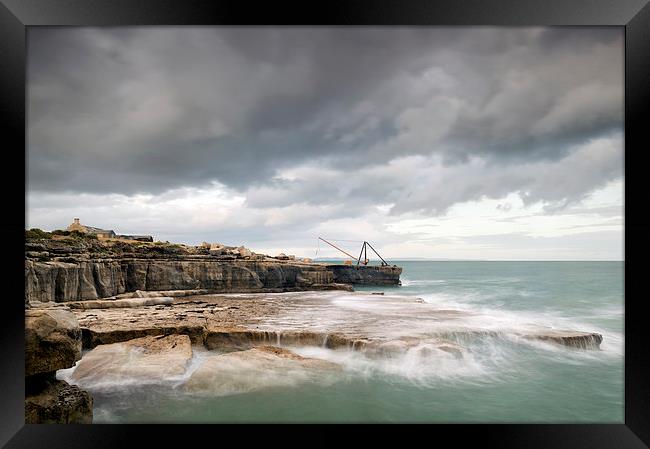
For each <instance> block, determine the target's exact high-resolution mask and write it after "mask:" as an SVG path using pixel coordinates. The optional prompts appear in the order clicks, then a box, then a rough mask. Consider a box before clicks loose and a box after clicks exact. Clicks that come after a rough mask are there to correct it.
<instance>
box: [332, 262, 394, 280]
mask: <svg viewBox="0 0 650 449" xmlns="http://www.w3.org/2000/svg"><path fill="white" fill-rule="evenodd" d="M327 269H328V271H330V272H331V273H332V275H333V277H334V282H337V283H341V284H359V285H400V279H399V276H400V274H402V268H401V267H397V266H392V267H391V266H384V267H381V266H359V267H356V266H349V265H328V266H327Z"/></svg>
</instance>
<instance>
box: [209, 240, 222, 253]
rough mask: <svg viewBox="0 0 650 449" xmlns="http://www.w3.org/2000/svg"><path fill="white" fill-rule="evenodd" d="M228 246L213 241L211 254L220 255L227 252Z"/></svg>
mask: <svg viewBox="0 0 650 449" xmlns="http://www.w3.org/2000/svg"><path fill="white" fill-rule="evenodd" d="M225 250H226V248H225V247H224V246H223V245H219V244H218V243H213V244H212V245H210V250H209V252H210V254H212V255H213V256H219V255H221V254H223V253H224V252H225Z"/></svg>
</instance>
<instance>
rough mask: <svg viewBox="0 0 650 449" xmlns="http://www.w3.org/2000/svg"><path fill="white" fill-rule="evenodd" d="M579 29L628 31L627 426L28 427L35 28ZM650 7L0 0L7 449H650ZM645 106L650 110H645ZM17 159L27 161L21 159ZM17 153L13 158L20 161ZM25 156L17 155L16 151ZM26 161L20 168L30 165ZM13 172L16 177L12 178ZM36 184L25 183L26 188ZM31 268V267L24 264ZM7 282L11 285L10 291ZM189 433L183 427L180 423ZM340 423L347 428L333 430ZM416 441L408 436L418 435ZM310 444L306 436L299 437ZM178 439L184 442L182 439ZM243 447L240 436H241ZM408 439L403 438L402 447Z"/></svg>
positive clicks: (599, 2) (637, 0)
mask: <svg viewBox="0 0 650 449" xmlns="http://www.w3.org/2000/svg"><path fill="white" fill-rule="evenodd" d="M207 24H213V25H228V24H229V25H257V24H267V25H294V24H295V25H299V24H300V25H494V26H532V25H537V26H541V25H556V26H559V25H576V26H589V25H597V26H604V25H608V26H621V27H625V169H624V170H625V171H624V173H625V202H626V204H627V202H628V199H629V198H633V197H634V196H639V198H638V202H634V203H635V205H633V206H632V207H626V210H625V263H624V265H625V423H624V424H619V425H615V424H612V425H600V424H593V425H588V424H581V425H567V424H564V425H550V424H549V425H534V424H526V425H517V424H508V425H488V424H484V425H478V424H476V425H435V427H431V426H417V427H415V426H372V427H368V426H361V427H354V428H353V427H351V426H299V427H298V430H305V429H307V432H308V434H307V435H308V437H307V439H306V440H302V438H300V439H297V438H296V437H295V433H294V432H295V429H293V428H292V429H287V428H283V427H282V426H264V428H263V429H261V427H262V426H256V427H257V429H254V430H253V431H252V432H251V431H248V430H246V429H243V428H240V427H238V426H220V427H219V428H218V429H217V428H215V427H214V426H207V425H204V426H200V425H190V426H187V425H186V426H184V427H181V428H179V427H176V426H169V425H147V426H138V425H112V426H106V425H90V426H88V425H25V424H24V386H25V385H24V383H25V382H24V341H23V336H24V308H23V305H21V302H22V300H20V299H19V298H20V296H21V291H20V290H21V289H22V288H23V287H22V286H21V285H22V284H21V281H20V279H21V277H22V276H23V273H22V271H21V267H23V262H22V261H24V245H23V242H22V241H21V238H19V235H20V236H24V229H25V219H24V218H25V216H24V213H21V210H22V211H23V212H24V211H25V210H26V204H25V201H26V200H25V196H24V195H21V194H20V192H18V191H17V190H18V189H17V187H18V186H19V185H20V180H21V179H23V180H24V181H26V162H25V157H24V156H25V151H26V133H25V119H26V111H25V64H26V53H25V52H26V45H25V42H26V39H25V36H26V29H27V27H31V26H43V25H48V26H66V25H73V26H117V25H207ZM648 55H650V6H649V5H648V0H618V1H611V0H572V1H568V0H545V1H535V0H505V1H504V0H501V1H499V0H456V1H450V0H449V1H445V2H442V1H440V2H438V1H436V2H433V1H427V0H410V1H404V0H402V1H398V0H381V1H380V0H355V1H347V2H318V3H311V2H295V3H294V2H259V3H257V4H253V3H250V2H245V1H240V2H234V1H224V0H218V1H204V0H186V1H171V0H140V1H130V0H118V1H107V0H54V1H52V0H50V1H45V0H2V3H1V4H0V58H1V62H0V97H1V103H0V114H1V118H2V120H1V121H0V123H2V127H3V130H4V133H3V134H4V137H5V141H6V140H7V137H10V141H11V142H12V144H11V145H9V146H5V147H4V153H3V154H4V155H5V161H6V162H5V173H4V176H1V177H0V179H2V181H1V182H2V183H3V188H4V189H3V192H5V204H7V203H9V204H8V205H9V206H10V211H9V210H8V211H7V212H6V213H5V216H4V219H3V220H2V222H1V223H0V228H1V230H2V232H3V234H4V235H5V236H10V238H6V239H4V245H3V247H4V249H5V252H9V253H10V254H5V255H3V257H2V259H3V264H4V265H5V269H4V270H3V274H4V275H5V279H6V280H7V282H6V283H5V292H4V293H5V296H6V297H5V298H4V299H3V306H4V309H3V312H4V313H2V314H0V316H2V320H3V323H2V325H1V326H0V338H1V339H2V348H3V350H2V360H3V369H2V371H1V373H0V376H1V381H0V390H1V391H2V402H1V404H2V405H1V407H0V414H1V415H2V419H0V444H3V445H5V446H4V447H7V448H32V449H34V448H40V447H43V448H52V447H65V448H76V447H79V448H81V447H83V448H90V447H93V448H100V447H107V448H108V447H110V448H114V447H129V446H130V445H133V444H136V443H134V442H136V441H138V440H137V438H138V437H141V438H145V440H144V441H147V442H148V444H147V445H150V446H154V445H157V446H160V447H170V446H174V445H176V444H183V446H190V445H193V444H204V443H199V439H203V438H207V439H206V440H203V441H208V442H212V443H213V444H227V443H225V442H226V441H227V437H234V438H239V439H241V438H245V440H246V441H250V438H251V437H257V438H260V439H261V441H263V442H266V443H268V444H283V445H285V444H288V443H289V444H290V443H292V442H296V443H298V444H310V443H311V442H319V443H325V444H327V443H328V442H330V443H334V444H336V443H339V442H340V441H342V440H341V434H340V432H338V431H340V430H346V431H347V430H355V431H356V430H359V429H361V430H366V431H367V432H364V433H366V434H367V435H370V434H372V435H374V436H377V437H379V438H384V437H387V436H389V435H390V434H397V435H398V436H399V437H400V438H405V437H406V436H410V437H411V438H413V437H414V436H415V435H414V434H413V431H415V430H418V433H419V434H420V435H418V436H421V437H423V438H425V441H428V442H433V443H434V444H435V443H440V442H442V441H444V440H445V439H447V440H448V441H450V442H453V445H454V446H457V445H466V444H467V443H469V442H475V443H476V444H480V446H481V447H502V448H504V447H507V448H509V447H512V448H523V447H527V448H536V447H539V448H542V447H544V448H546V447H570V448H590V449H593V448H643V447H648V445H650V370H649V366H650V363H649V360H650V350H648V345H647V343H646V340H645V338H647V337H646V335H645V334H644V331H645V325H646V323H645V322H646V315H645V313H644V301H645V295H644V293H645V291H644V290H643V287H644V285H643V282H642V281H643V280H644V277H647V275H646V271H645V269H644V266H643V260H644V257H645V256H646V255H647V254H648V250H649V249H650V245H648V242H649V239H648V235H649V233H650V219H649V215H648V213H647V211H646V208H645V207H644V202H643V200H644V199H645V198H644V197H645V196H646V195H644V192H646V191H647V187H646V185H645V184H644V180H645V179H644V178H646V177H647V176H644V175H645V173H644V172H645V171H646V169H645V164H644V162H645V158H644V156H645V153H646V152H647V151H648V149H649V148H650V145H648V137H647V132H646V130H645V129H644V128H647V126H645V123H644V121H643V118H644V117H646V116H647V112H648V109H650V95H649V91H650V57H648ZM644 113H646V114H644ZM16 155H17V156H16ZM9 156H10V157H11V158H10V157H9ZM13 156H16V157H13ZM21 168H22V172H21ZM9 175H11V176H9ZM24 186H25V189H26V183H25V184H24ZM23 268H24V267H23ZM7 286H8V287H9V291H7V290H6V288H7ZM179 429H180V430H179ZM334 430H337V432H335V431H334ZM411 438H409V440H404V441H414V440H412V439H411ZM300 440H302V442H301V441H300ZM176 442H178V443H176ZM235 444H237V443H235ZM402 444H403V443H402Z"/></svg>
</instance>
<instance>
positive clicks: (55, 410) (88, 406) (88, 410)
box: [25, 376, 93, 424]
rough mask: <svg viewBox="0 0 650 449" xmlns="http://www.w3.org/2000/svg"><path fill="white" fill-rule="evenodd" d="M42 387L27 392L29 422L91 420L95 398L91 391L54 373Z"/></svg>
mask: <svg viewBox="0 0 650 449" xmlns="http://www.w3.org/2000/svg"><path fill="white" fill-rule="evenodd" d="M33 382H36V381H33ZM33 382H32V383H33ZM39 387H40V388H37V389H36V390H37V391H29V390H28V391H27V392H26V395H25V423H26V424H90V423H92V420H93V399H92V397H91V396H90V394H89V393H88V392H86V391H84V390H82V389H80V388H79V387H77V386H76V385H69V384H68V383H67V382H65V381H63V380H56V379H54V378H53V376H50V378H49V379H47V380H44V381H43V384H41V385H39Z"/></svg>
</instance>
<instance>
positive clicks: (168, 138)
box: [27, 27, 624, 235]
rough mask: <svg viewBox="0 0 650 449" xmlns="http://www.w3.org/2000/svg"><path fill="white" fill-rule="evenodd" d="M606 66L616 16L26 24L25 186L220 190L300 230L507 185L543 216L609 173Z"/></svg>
mask: <svg viewBox="0 0 650 449" xmlns="http://www.w3.org/2000/svg"><path fill="white" fill-rule="evenodd" d="M623 69H624V67H623V33H622V30H621V29H620V28H613V27H603V28H598V27H589V28H580V27H549V28H491V27H452V28H446V27H411V28H407V27H381V28H380V27H347V28H346V27H317V28H306V27H284V28H283V27H131V28H65V27H56V28H49V27H37V28H30V29H29V32H28V70H27V75H28V104H27V107H28V127H27V134H28V148H27V152H28V190H29V193H30V198H31V199H32V202H33V204H39V205H41V206H40V207H45V206H44V205H43V204H42V202H40V201H38V198H39V197H47V198H49V199H50V201H53V202H56V201H63V202H65V201H66V199H65V198H66V197H67V198H75V196H77V197H78V196H79V195H86V197H87V198H104V199H107V198H140V197H142V198H144V197H150V198H152V201H153V199H157V200H158V201H160V202H166V201H167V200H166V199H164V198H167V197H168V195H173V194H178V192H186V193H187V192H190V191H191V192H195V191H206V189H208V190H209V189H210V188H211V186H219V189H220V190H219V192H221V194H224V195H226V196H229V197H231V198H235V197H237V198H239V202H238V203H237V204H238V206H237V207H240V206H241V207H243V208H247V209H250V210H251V211H252V212H251V214H250V215H246V214H245V215H246V216H248V217H257V220H258V223H259V222H265V220H267V219H268V218H269V217H270V216H271V215H272V214H274V213H275V214H276V218H277V214H279V213H280V212H278V211H284V212H283V213H285V214H288V215H291V214H290V213H289V212H288V211H289V210H290V209H291V207H292V206H296V207H298V206H299V207H300V208H302V209H295V210H296V211H297V210H301V211H302V216H303V218H302V220H303V223H304V224H305V225H306V226H307V227H308V225H307V222H309V224H311V225H313V226H317V224H318V223H322V222H323V220H327V219H331V220H339V219H345V218H350V219H353V218H359V219H363V217H367V216H368V214H374V213H376V211H377V210H380V211H382V213H383V214H385V215H386V216H391V217H398V216H412V215H413V214H415V215H417V214H426V215H429V216H439V215H442V214H444V213H446V212H447V211H448V210H449V209H450V208H452V207H453V206H454V205H457V204H461V203H464V202H468V201H479V200H482V199H499V198H504V197H506V196H508V195H509V194H512V193H516V194H517V195H519V196H520V197H521V199H522V201H523V204H524V206H526V205H531V204H536V203H539V202H541V203H542V204H543V209H542V210H543V213H547V214H552V213H557V212H558V211H561V210H562V209H563V208H567V207H570V206H572V205H578V204H579V203H580V201H582V200H584V199H585V198H587V197H588V196H589V195H590V194H591V193H592V192H594V191H595V190H597V189H599V188H604V187H605V186H607V185H609V184H610V183H611V182H614V181H616V180H621V179H622V176H623V163H622V158H623ZM192 189H194V190H192ZM224 192H225V193H224ZM166 195H167V196H166ZM57 198H58V199H57ZM120 201H121V200H120ZM34 207H36V206H34ZM30 208H31V206H30ZM30 211H31V212H32V213H34V214H36V213H37V211H36V209H34V208H31V209H30ZM273 211H275V212H273ZM269 214H271V215H269ZM296 214H297V215H300V214H298V213H296ZM296 220H298V217H296ZM310 220H311V221H310ZM280 221H281V222H285V225H286V226H288V225H287V223H286V220H280ZM212 224H214V223H212ZM148 225H153V222H151V223H148ZM138 231H139V230H138ZM224 232H225V228H224ZM170 235H171V231H170Z"/></svg>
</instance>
